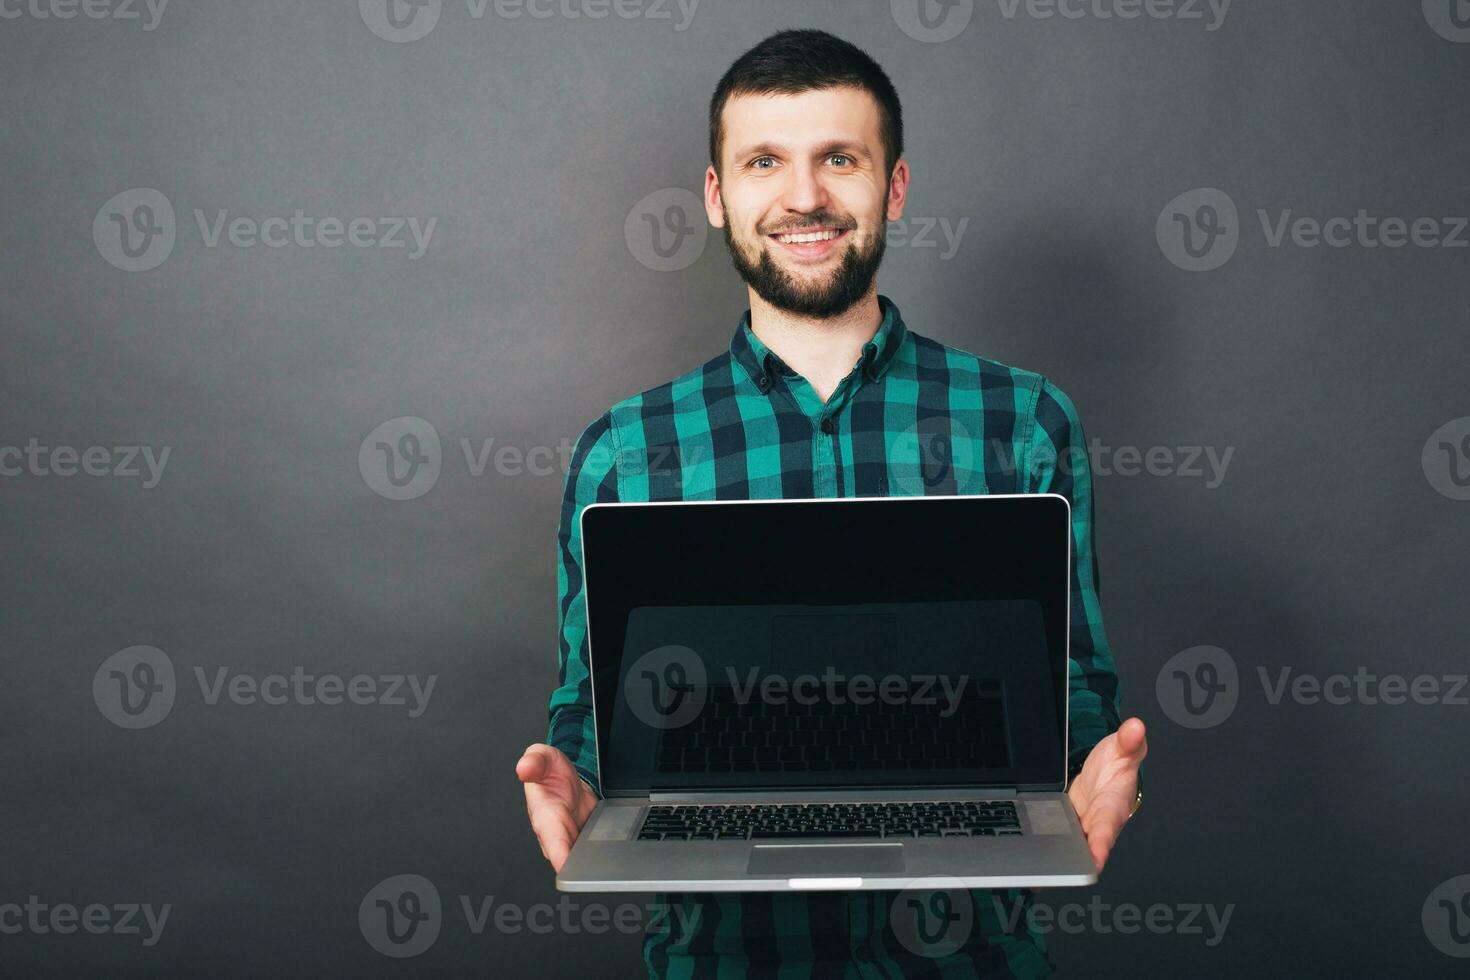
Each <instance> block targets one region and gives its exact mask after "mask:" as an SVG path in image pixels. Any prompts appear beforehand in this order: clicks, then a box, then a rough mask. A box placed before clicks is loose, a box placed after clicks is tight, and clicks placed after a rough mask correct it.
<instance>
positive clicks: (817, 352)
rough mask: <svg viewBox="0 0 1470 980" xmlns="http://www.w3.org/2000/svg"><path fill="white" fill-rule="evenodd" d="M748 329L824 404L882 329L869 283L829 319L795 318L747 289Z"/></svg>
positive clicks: (874, 290) (875, 294) (880, 313)
mask: <svg viewBox="0 0 1470 980" xmlns="http://www.w3.org/2000/svg"><path fill="white" fill-rule="evenodd" d="M749 292H750V329H751V331H752V332H753V333H754V334H755V335H756V336H757V337H759V338H760V340H761V343H763V344H765V345H766V346H767V347H768V348H770V349H771V350H772V351H773V352H774V353H775V354H776V356H777V357H779V358H781V360H782V361H784V362H785V363H786V365H787V366H788V367H790V368H791V369H792V370H793V371H795V372H796V373H797V374H800V375H801V376H802V377H803V378H806V380H807V381H808V382H809V383H810V384H811V386H812V388H814V389H815V390H816V392H817V395H818V397H820V398H821V399H822V401H824V402H825V401H826V400H827V399H828V397H830V396H831V394H832V392H833V391H834V390H835V389H836V388H837V385H838V383H839V382H841V381H842V379H843V378H845V377H847V375H848V372H850V371H851V370H852V367H853V365H854V364H856V363H857V360H858V358H859V357H861V356H862V353H863V345H864V344H866V343H867V342H868V341H870V340H872V339H873V335H874V334H875V333H877V332H878V328H879V327H880V326H882V324H883V308H882V306H881V305H879V303H878V285H877V283H876V282H875V283H874V284H873V286H872V287H871V288H870V289H869V290H868V294H867V295H866V296H864V297H863V298H862V299H860V300H858V301H857V302H856V303H854V304H853V305H852V307H851V308H850V309H848V310H846V311H845V312H843V313H842V314H840V315H838V316H834V317H832V318H830V319H826V320H823V319H818V318H816V317H807V316H799V315H797V314H793V313H789V312H787V311H786V310H781V309H777V308H776V307H774V306H772V305H771V304H769V303H767V302H766V301H765V300H764V299H762V298H761V297H760V296H758V295H756V293H755V290H750V291H749Z"/></svg>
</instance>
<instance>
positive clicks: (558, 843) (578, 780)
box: [516, 742, 597, 872]
mask: <svg viewBox="0 0 1470 980" xmlns="http://www.w3.org/2000/svg"><path fill="white" fill-rule="evenodd" d="M516 776H518V777H519V778H520V780H521V782H522V783H523V784H524V785H525V789H526V813H527V814H528V815H529V816H530V818H531V829H532V830H533V831H535V832H536V840H537V842H538V843H540V845H541V856H542V857H544V858H546V860H548V861H550V862H551V868H552V870H553V871H557V872H560V871H561V866H562V865H563V864H566V863H567V855H568V854H570V853H571V852H572V845H573V844H574V843H576V840H577V835H578V834H580V833H581V832H582V826H583V825H584V824H586V823H587V818H588V817H590V816H591V815H592V808H593V807H595V806H596V805H597V795H596V794H595V793H593V792H592V788H591V787H590V786H588V785H587V784H586V783H585V782H583V781H582V777H581V776H579V775H577V770H576V769H574V768H573V767H572V760H570V759H568V758H567V757H566V754H565V753H564V752H562V751H561V750H560V749H554V748H552V747H551V746H549V745H545V744H543V743H541V742H537V743H536V744H535V745H531V746H528V747H527V748H526V751H525V754H524V755H522V756H521V761H520V762H517V763H516Z"/></svg>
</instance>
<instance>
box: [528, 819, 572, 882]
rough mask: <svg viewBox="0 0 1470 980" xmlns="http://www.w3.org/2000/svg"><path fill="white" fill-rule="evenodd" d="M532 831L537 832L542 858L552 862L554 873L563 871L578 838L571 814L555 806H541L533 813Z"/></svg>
mask: <svg viewBox="0 0 1470 980" xmlns="http://www.w3.org/2000/svg"><path fill="white" fill-rule="evenodd" d="M531 829H532V830H533V831H535V832H536V840H537V842H538V843H539V844H540V845H541V854H542V856H543V857H545V858H546V860H547V861H549V862H551V868H552V870H553V871H558V872H559V871H561V866H562V865H563V864H565V863H566V860H567V855H568V854H570V853H571V851H572V842H573V841H574V840H575V839H576V836H577V831H576V826H575V825H574V824H573V823H572V820H571V816H570V814H568V813H567V812H566V810H565V809H564V808H561V807H558V806H557V805H555V804H547V805H546V806H539V807H537V808H536V809H535V810H534V811H533V812H532V813H531Z"/></svg>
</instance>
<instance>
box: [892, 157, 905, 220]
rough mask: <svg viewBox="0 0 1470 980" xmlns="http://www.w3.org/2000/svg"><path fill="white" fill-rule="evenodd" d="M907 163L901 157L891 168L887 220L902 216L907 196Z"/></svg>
mask: <svg viewBox="0 0 1470 980" xmlns="http://www.w3.org/2000/svg"><path fill="white" fill-rule="evenodd" d="M909 177H910V174H909V165H908V163H907V162H906V161H905V160H904V159H903V158H902V157H900V158H899V161H898V163H897V164H896V165H895V166H894V168H893V176H892V177H890V178H888V214H887V220H889V221H897V220H898V219H900V218H902V217H903V206H904V204H905V202H907V201H908V196H909Z"/></svg>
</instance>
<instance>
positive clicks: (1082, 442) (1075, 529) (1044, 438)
mask: <svg viewBox="0 0 1470 980" xmlns="http://www.w3.org/2000/svg"><path fill="white" fill-rule="evenodd" d="M1032 421H1033V425H1032V429H1031V434H1030V439H1029V441H1028V445H1027V453H1028V455H1027V474H1026V475H1027V483H1028V490H1029V492H1031V493H1059V494H1061V495H1062V496H1064V497H1066V498H1067V500H1068V501H1069V502H1070V503H1071V505H1072V611H1071V614H1072V629H1071V637H1070V639H1071V662H1070V664H1069V669H1068V685H1069V688H1070V699H1069V700H1070V704H1069V711H1068V715H1069V717H1068V722H1069V725H1068V745H1067V764H1068V767H1069V769H1070V768H1071V767H1072V766H1076V765H1079V764H1080V763H1081V762H1082V760H1084V759H1086V758H1087V755H1088V753H1089V752H1091V751H1092V747H1093V746H1094V745H1096V744H1097V743H1098V742H1099V741H1101V740H1102V739H1103V738H1104V737H1105V736H1107V735H1108V734H1110V733H1112V732H1115V731H1117V730H1118V726H1119V725H1120V724H1121V722H1120V720H1119V707H1118V675H1117V672H1116V671H1115V669H1114V665H1113V654H1112V651H1111V650H1110V649H1109V648H1108V638H1107V634H1106V633H1105V632H1104V630H1103V620H1102V607H1101V605H1100V603H1099V600H1098V588H1099V585H1098V565H1097V553H1096V552H1095V551H1094V550H1093V512H1092V469H1091V465H1090V462H1089V460H1088V455H1087V439H1086V437H1085V436H1084V435H1083V432H1082V423H1081V421H1080V420H1079V419H1078V417H1077V410H1076V408H1075V407H1074V406H1073V404H1072V400H1071V399H1070V398H1068V397H1067V396H1066V394H1065V393H1063V392H1062V390H1061V389H1060V388H1058V387H1056V386H1055V385H1053V384H1052V383H1051V382H1050V381H1048V380H1047V379H1045V378H1042V379H1041V380H1040V382H1039V383H1038V385H1037V389H1036V399H1035V403H1034V409H1033V413H1032Z"/></svg>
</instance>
